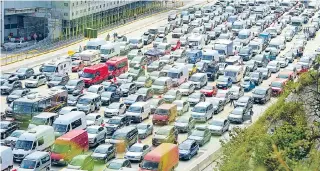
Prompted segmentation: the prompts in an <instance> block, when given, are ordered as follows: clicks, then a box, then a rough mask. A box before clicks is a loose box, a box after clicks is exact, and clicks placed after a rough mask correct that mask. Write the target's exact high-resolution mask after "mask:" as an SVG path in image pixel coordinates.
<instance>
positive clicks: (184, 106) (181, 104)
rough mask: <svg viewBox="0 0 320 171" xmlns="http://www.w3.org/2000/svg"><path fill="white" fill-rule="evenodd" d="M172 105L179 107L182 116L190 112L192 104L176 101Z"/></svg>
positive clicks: (179, 113)
mask: <svg viewBox="0 0 320 171" xmlns="http://www.w3.org/2000/svg"><path fill="white" fill-rule="evenodd" d="M172 104H176V105H177V110H178V115H179V116H181V115H183V114H184V113H186V112H188V111H189V108H190V104H189V103H188V102H187V101H184V100H175V101H173V102H172Z"/></svg>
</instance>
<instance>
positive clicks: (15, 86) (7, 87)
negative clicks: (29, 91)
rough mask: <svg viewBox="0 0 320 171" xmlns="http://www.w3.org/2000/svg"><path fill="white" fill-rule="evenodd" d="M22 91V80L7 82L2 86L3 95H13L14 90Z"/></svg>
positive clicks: (0, 89)
mask: <svg viewBox="0 0 320 171" xmlns="http://www.w3.org/2000/svg"><path fill="white" fill-rule="evenodd" d="M19 89H22V82H21V81H20V80H16V81H7V82H5V83H4V84H2V85H1V86H0V91H1V94H8V95H9V94H11V93H12V92H13V91H14V90H19Z"/></svg>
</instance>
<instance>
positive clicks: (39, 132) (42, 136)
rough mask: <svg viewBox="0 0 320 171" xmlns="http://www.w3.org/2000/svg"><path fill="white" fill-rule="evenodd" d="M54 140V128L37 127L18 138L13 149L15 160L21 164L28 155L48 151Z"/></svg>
mask: <svg viewBox="0 0 320 171" xmlns="http://www.w3.org/2000/svg"><path fill="white" fill-rule="evenodd" d="M54 140H55V138H54V129H53V127H52V126H47V125H39V126H36V127H34V128H32V129H30V130H29V131H27V132H25V133H23V134H22V135H21V136H20V137H19V138H18V140H17V142H16V145H15V147H14V149H13V160H14V161H16V162H21V161H22V160H23V159H24V158H25V157H26V156H27V155H28V154H30V153H32V152H34V151H45V150H48V149H49V148H50V147H51V145H52V144H53V142H54Z"/></svg>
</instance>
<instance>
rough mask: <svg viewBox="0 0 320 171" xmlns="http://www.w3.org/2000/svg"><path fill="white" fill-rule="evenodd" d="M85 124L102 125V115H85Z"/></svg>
mask: <svg viewBox="0 0 320 171" xmlns="http://www.w3.org/2000/svg"><path fill="white" fill-rule="evenodd" d="M86 121H87V126H91V125H97V126H99V125H102V124H103V117H102V116H101V115H100V114H99V113H89V114H87V115H86Z"/></svg>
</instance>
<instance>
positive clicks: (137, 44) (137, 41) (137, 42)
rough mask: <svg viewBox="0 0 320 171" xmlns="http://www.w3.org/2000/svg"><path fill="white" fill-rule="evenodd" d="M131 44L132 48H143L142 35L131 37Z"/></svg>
mask: <svg viewBox="0 0 320 171" xmlns="http://www.w3.org/2000/svg"><path fill="white" fill-rule="evenodd" d="M129 46H130V48H131V49H141V48H143V40H142V37H137V38H131V39H129Z"/></svg>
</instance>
